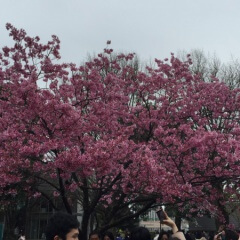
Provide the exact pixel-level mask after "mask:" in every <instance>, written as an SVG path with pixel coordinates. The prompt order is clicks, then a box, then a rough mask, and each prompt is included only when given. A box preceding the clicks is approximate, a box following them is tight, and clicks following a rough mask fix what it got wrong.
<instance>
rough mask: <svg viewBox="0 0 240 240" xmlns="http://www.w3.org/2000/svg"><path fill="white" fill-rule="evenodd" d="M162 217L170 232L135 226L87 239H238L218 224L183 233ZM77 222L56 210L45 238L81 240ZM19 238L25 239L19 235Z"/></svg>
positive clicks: (92, 235) (233, 233)
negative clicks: (211, 228) (122, 234)
mask: <svg viewBox="0 0 240 240" xmlns="http://www.w3.org/2000/svg"><path fill="white" fill-rule="evenodd" d="M163 215H164V218H163V220H161V223H162V224H164V225H166V226H168V227H170V228H171V231H170V232H165V231H161V232H160V233H159V234H158V235H157V236H156V237H155V238H152V236H151V234H150V232H149V230H148V229H147V228H145V227H136V228H135V229H133V230H132V231H131V232H130V233H129V234H126V236H125V238H124V239H122V238H121V237H120V235H118V236H116V237H114V235H113V233H112V232H105V233H104V234H102V235H100V234H99V232H97V231H93V232H91V233H90V234H89V239H88V240H152V239H153V240H240V237H239V235H238V233H237V232H235V231H233V230H230V229H228V228H226V227H225V226H220V227H219V229H218V231H217V233H215V234H213V235H212V236H211V235H210V234H207V233H206V232H201V233H200V232H198V233H195V234H194V233H186V234H185V233H184V232H182V231H180V230H179V229H178V227H177V225H176V224H175V222H174V221H173V220H172V219H171V218H170V217H169V216H168V215H167V213H166V212H165V211H163ZM79 226H80V224H79V222H78V220H77V217H76V216H73V215H70V214H67V213H64V212H57V213H55V214H54V215H53V216H52V217H51V218H50V220H49V223H48V225H47V228H46V232H45V236H46V240H81V234H80V230H79ZM19 240H25V236H20V238H19Z"/></svg>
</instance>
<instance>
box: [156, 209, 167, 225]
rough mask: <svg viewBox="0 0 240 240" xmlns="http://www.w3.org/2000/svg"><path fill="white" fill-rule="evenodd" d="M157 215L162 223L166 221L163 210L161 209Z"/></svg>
mask: <svg viewBox="0 0 240 240" xmlns="http://www.w3.org/2000/svg"><path fill="white" fill-rule="evenodd" d="M156 214H157V216H158V219H159V220H160V222H162V221H163V220H165V219H166V216H165V213H164V211H163V209H162V208H160V209H159V210H157V211H156Z"/></svg>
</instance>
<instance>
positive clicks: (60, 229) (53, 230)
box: [45, 212, 79, 240]
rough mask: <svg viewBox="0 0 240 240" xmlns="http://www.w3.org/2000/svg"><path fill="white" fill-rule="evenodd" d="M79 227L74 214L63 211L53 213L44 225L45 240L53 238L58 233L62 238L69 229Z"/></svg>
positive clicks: (64, 237)
mask: <svg viewBox="0 0 240 240" xmlns="http://www.w3.org/2000/svg"><path fill="white" fill-rule="evenodd" d="M74 228H77V229H78V228H79V222H78V220H77V217H76V216H73V215H71V214H68V213H64V212H57V213H55V214H54V215H53V216H52V217H51V218H50V219H49V222H48V225H47V227H46V232H45V233H46V240H53V239H54V237H55V236H56V235H58V236H59V237H60V238H62V239H63V240H65V239H66V235H67V234H68V233H69V232H70V231H71V229H74Z"/></svg>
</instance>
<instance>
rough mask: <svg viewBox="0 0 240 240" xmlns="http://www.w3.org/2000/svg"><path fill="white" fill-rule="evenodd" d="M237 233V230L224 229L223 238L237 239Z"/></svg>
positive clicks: (227, 239)
mask: <svg viewBox="0 0 240 240" xmlns="http://www.w3.org/2000/svg"><path fill="white" fill-rule="evenodd" d="M238 238H239V235H238V233H237V232H235V231H233V230H230V229H225V240H238Z"/></svg>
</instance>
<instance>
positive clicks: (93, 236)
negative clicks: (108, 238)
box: [89, 231, 100, 240]
mask: <svg viewBox="0 0 240 240" xmlns="http://www.w3.org/2000/svg"><path fill="white" fill-rule="evenodd" d="M89 240H100V234H99V233H98V232H97V231H93V232H91V233H90V234H89Z"/></svg>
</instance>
